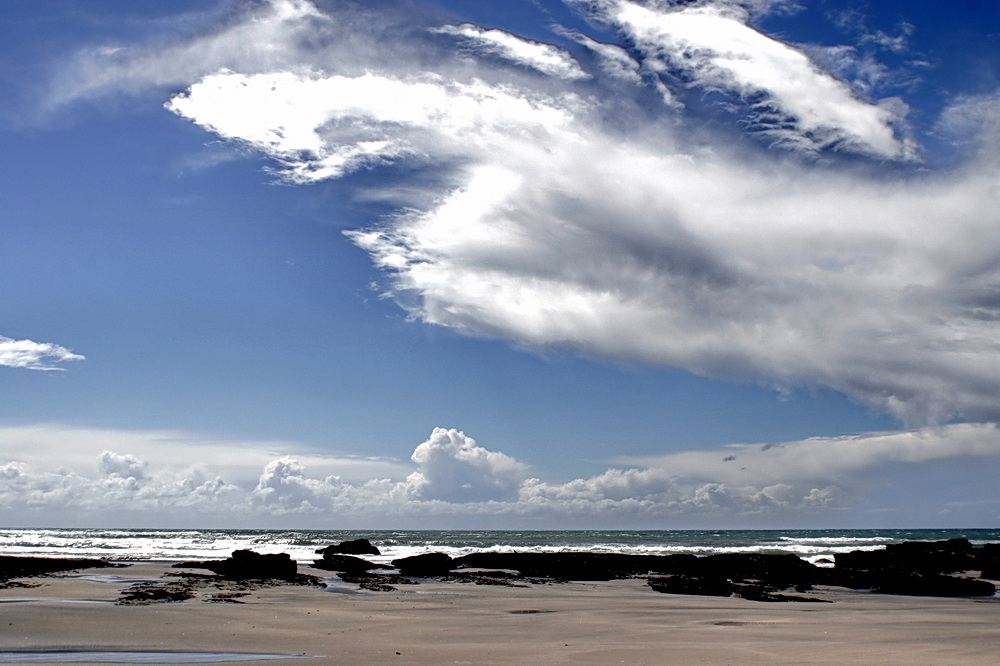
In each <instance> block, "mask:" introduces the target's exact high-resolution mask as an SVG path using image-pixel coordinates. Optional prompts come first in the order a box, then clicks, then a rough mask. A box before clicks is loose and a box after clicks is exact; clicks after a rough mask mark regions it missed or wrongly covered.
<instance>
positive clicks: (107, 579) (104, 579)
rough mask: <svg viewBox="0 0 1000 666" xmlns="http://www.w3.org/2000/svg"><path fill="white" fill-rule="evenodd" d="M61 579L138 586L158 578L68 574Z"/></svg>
mask: <svg viewBox="0 0 1000 666" xmlns="http://www.w3.org/2000/svg"><path fill="white" fill-rule="evenodd" d="M61 578H73V579H75V580H86V581H89V582H91V583H111V584H113V585H137V584H139V583H153V582H156V581H157V580H159V579H158V578H128V577H126V576H115V575H113V574H90V573H88V574H66V575H64V576H61Z"/></svg>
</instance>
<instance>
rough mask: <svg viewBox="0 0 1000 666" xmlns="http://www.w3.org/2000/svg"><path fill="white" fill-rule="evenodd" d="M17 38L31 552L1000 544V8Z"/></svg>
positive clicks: (371, 9)
mask: <svg viewBox="0 0 1000 666" xmlns="http://www.w3.org/2000/svg"><path fill="white" fill-rule="evenodd" d="M0 37H2V38H0V80H2V83H3V87H4V90H5V95H4V103H3V104H2V105H0V145H2V146H3V154H4V156H5V160H4V166H3V177H2V181H0V182H2V187H0V209H2V210H3V211H4V213H3V216H2V218H0V286H2V288H0V524H4V525H7V526H120V527H139V526H154V527H246V528H315V529H366V528H369V529H393V528H410V529H417V528H427V529H591V528H592V529H614V528H621V529H639V528H644V529H716V528H775V529H780V528H791V527H797V528H865V527H873V528H877V527H956V528H962V527H996V526H998V525H1000V493H998V491H997V489H996V483H995V480H996V479H997V478H998V477H1000V428H998V426H997V422H998V419H1000V400H998V397H1000V158H998V155H1000V5H998V4H997V3H995V2H991V1H989V0H982V1H980V0H964V1H957V2H951V3H941V2H937V1H934V0H907V1H906V2H904V1H902V0H898V1H897V0H888V1H880V2H869V1H864V0H797V1H796V0H510V1H508V2H495V1H486V0H480V1H476V0H467V1H461V0H412V1H411V0H384V1H383V0H376V1H368V2H363V1H361V0H356V1H355V0H197V1H195V0H173V1H172V2H168V3H167V2H158V1H153V0H94V1H92V2H86V3H78V2H73V1H71V0H30V1H29V0H12V1H10V2H7V3H5V4H4V10H3V12H2V13H0Z"/></svg>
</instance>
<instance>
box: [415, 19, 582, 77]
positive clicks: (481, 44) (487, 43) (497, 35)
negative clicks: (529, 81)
mask: <svg viewBox="0 0 1000 666" xmlns="http://www.w3.org/2000/svg"><path fill="white" fill-rule="evenodd" d="M433 32H436V33H440V34H443V35H452V36H454V37H457V38H459V39H461V40H462V41H464V42H465V43H467V44H470V45H472V46H474V47H477V48H478V49H479V50H481V51H483V52H484V53H490V54H493V55H497V56H499V57H501V58H505V59H507V60H510V61H511V62H513V63H516V64H518V65H522V66H524V67H530V68H531V69H536V70H538V71H539V72H542V73H543V74H548V75H549V76H554V77H557V78H560V79H569V80H573V79H587V78H590V75H589V74H587V73H586V72H585V71H583V70H582V69H581V68H580V65H579V64H578V63H577V62H576V60H574V59H573V57H572V56H571V55H569V54H568V53H566V52H565V51H563V50H562V49H560V48H558V47H556V46H553V45H551V44H543V43H540V42H533V41H530V40H527V39H522V38H520V37H518V36H517V35H512V34H511V33H509V32H506V31H504V30H486V29H484V28H480V27H479V26H477V25H472V24H469V23H465V24H463V25H446V26H442V27H440V28H436V29H434V30H433Z"/></svg>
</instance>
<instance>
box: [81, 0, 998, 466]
mask: <svg viewBox="0 0 1000 666" xmlns="http://www.w3.org/2000/svg"><path fill="white" fill-rule="evenodd" d="M585 4H586V5H588V6H592V7H597V10H595V11H597V14H599V15H600V16H601V17H602V18H603V20H605V21H607V22H609V23H610V24H611V25H612V26H613V27H615V28H616V29H618V30H619V31H620V33H621V34H622V36H623V37H624V38H625V39H624V40H623V44H621V45H603V46H601V45H598V43H597V42H595V41H594V40H592V39H590V38H582V37H581V39H580V41H581V43H584V44H586V45H588V47H589V48H591V49H592V50H594V51H595V52H598V53H599V54H601V55H600V57H599V61H598V66H599V67H606V68H611V69H612V70H614V71H616V72H618V75H619V79H618V80H615V81H614V83H615V86H614V88H613V89H611V88H602V87H601V86H602V85H603V83H604V82H606V81H607V80H608V78H609V77H595V78H591V79H587V80H582V79H572V78H571V79H568V80H567V79H561V78H559V77H557V76H549V77H539V76H528V75H525V73H524V72H523V71H522V68H521V67H519V66H517V67H512V66H510V65H509V63H505V62H504V61H503V59H497V58H487V59H478V60H477V59H476V58H475V57H474V53H475V49H473V50H472V51H471V52H466V53H463V54H457V53H455V52H453V51H447V50H441V47H440V43H441V42H442V40H441V39H440V36H435V35H432V34H428V31H427V26H423V25H417V27H415V28H414V27H413V26H411V25H409V24H408V23H407V21H406V20H403V19H400V18H398V17H394V16H388V15H384V14H381V13H379V11H378V9H377V8H369V14H368V15H365V14H363V13H357V14H354V13H350V12H351V11H353V10H351V9H349V8H342V7H340V6H339V5H338V6H335V7H333V9H332V10H331V11H332V12H333V13H332V14H331V15H329V16H327V15H324V14H322V13H321V12H319V11H318V10H317V9H316V8H315V7H314V6H312V5H310V4H308V3H306V2H290V1H287V0H286V1H279V0H275V2H273V3H271V4H270V5H267V6H265V7H264V8H263V9H261V10H259V11H257V12H256V13H252V14H250V15H248V16H245V17H242V18H240V19H238V20H234V22H233V23H232V24H230V25H228V26H226V27H225V28H223V29H221V30H218V31H216V32H213V33H211V34H207V35H203V36H201V37H198V38H195V39H192V40H188V41H186V42H184V43H182V44H178V45H175V46H171V47H167V48H161V49H160V50H159V51H157V52H152V51H151V52H142V53H136V52H135V50H134V49H133V50H131V51H130V50H129V49H124V50H122V51H119V52H116V53H114V54H112V56H113V57H114V58H117V60H115V62H114V63H110V64H109V63H107V62H105V61H101V62H98V60H97V58H98V56H97V55H94V54H88V55H85V56H81V61H80V62H81V63H83V64H79V63H78V66H77V67H76V68H75V69H73V72H75V73H76V74H77V75H79V76H78V79H79V80H78V81H77V82H76V84H74V86H75V87H74V86H69V87H67V88H66V89H65V90H63V91H62V94H63V99H69V98H74V97H79V96H84V95H89V94H96V92H98V91H108V90H119V89H130V88H134V87H138V86H142V85H164V84H169V85H173V86H186V87H187V89H186V91H185V92H184V93H182V94H179V95H175V96H174V97H173V98H172V99H171V100H170V102H169V103H168V107H169V108H170V109H171V110H172V111H173V112H175V113H177V114H180V115H182V116H184V117H187V118H190V119H191V120H192V121H193V122H195V123H197V124H198V125H200V126H201V127H204V128H205V129H207V130H210V131H212V132H214V133H216V134H218V135H219V136H221V137H223V138H225V139H228V140H232V141H234V142H238V143H242V144H243V145H245V146H247V147H250V148H252V149H254V150H258V151H260V152H262V153H264V154H266V155H268V156H270V157H272V158H273V159H274V160H275V162H276V164H277V165H278V169H279V172H280V173H281V174H282V175H283V177H285V178H287V179H288V180H291V181H295V182H313V181H317V180H321V179H324V178H336V177H339V176H342V175H344V174H347V173H350V172H354V171H357V170H359V169H368V168H384V169H385V174H384V175H385V176H386V178H385V181H388V182H387V184H386V186H385V187H384V188H383V189H378V188H377V187H373V190H372V191H369V192H366V193H364V196H367V197H369V198H370V199H379V200H381V201H390V202H391V203H393V204H395V205H397V206H398V212H397V214H396V215H394V216H388V217H386V218H384V219H383V220H381V222H380V224H378V225H373V226H371V227H369V228H364V229H358V230H354V231H352V232H350V233H349V236H350V238H351V239H352V240H353V241H354V242H355V243H357V244H358V245H359V246H361V247H362V248H364V249H365V250H367V251H368V252H369V253H370V254H371V256H372V259H373V261H374V262H375V263H376V265H378V266H379V267H380V268H382V269H383V270H384V271H385V273H386V275H387V276H388V281H389V283H390V284H389V286H388V287H387V291H388V293H391V294H392V295H393V296H394V297H396V298H397V299H398V301H399V303H400V304H401V306H402V307H404V308H406V309H407V310H408V312H409V313H410V314H411V315H412V316H413V317H414V318H416V319H419V320H422V321H424V322H427V323H431V324H436V325H441V326H448V327H451V328H454V329H457V330H460V331H463V332H466V333H468V334H471V335H478V336H491V337H499V338H505V339H509V340H512V341H514V342H516V343H518V344H521V345H524V346H526V347H545V346H564V347H571V348H574V349H578V350H580V351H582V352H583V353H585V354H589V355H594V356H601V357H610V358H615V359H626V360H629V361H636V360H637V361H642V362H650V363H658V364H664V365H669V366H676V367H681V368H685V369H688V370H690V371H693V372H696V373H701V374H705V375H710V376H714V377H723V378H732V379H740V380H752V381H758V382H763V383H766V384H769V385H773V386H776V387H779V388H787V387H798V386H805V387H815V386H826V387H831V388H833V389H835V390H838V391H841V392H843V393H845V394H846V395H848V396H850V397H851V398H852V399H855V400H858V401H861V402H864V403H866V404H868V405H870V406H873V407H875V408H876V409H879V410H884V411H887V412H889V413H892V414H894V415H896V416H898V417H899V418H901V419H903V420H905V421H906V422H908V423H910V424H913V425H921V424H924V423H934V422H946V421H947V420H948V419H951V418H956V417H958V418H968V419H982V420H992V419H995V418H997V417H998V416H1000V408H998V406H997V404H996V401H995V399H994V396H996V395H997V394H1000V355H998V354H997V351H998V345H1000V342H998V331H997V326H998V322H1000V270H998V269H997V260H996V258H997V256H1000V241H997V239H996V234H995V233H994V231H995V227H996V225H997V216H996V211H997V201H998V197H1000V195H998V194H997V182H998V166H997V162H996V159H995V154H996V150H995V149H994V148H995V147H996V146H997V145H1000V142H998V139H997V136H998V132H997V130H996V127H997V120H996V119H997V118H998V117H1000V114H998V113H997V108H998V104H997V102H996V96H995V94H993V95H984V96H981V97H977V98H959V99H957V100H956V101H955V103H953V104H952V105H951V106H950V107H949V108H948V109H946V111H945V112H944V113H943V115H942V120H941V124H940V132H941V133H942V135H944V134H945V133H950V134H951V135H952V136H961V137H962V141H963V142H964V143H965V146H966V161H965V163H964V164H963V165H962V166H961V168H958V169H955V170H952V171H951V172H947V173H935V172H934V171H931V170H928V171H926V172H923V173H919V174H916V175H914V174H913V173H912V172H909V171H905V170H895V169H894V166H893V165H892V164H890V163H887V162H886V161H885V160H887V159H892V158H894V159H906V158H908V157H910V156H912V155H913V150H914V147H913V146H912V145H911V141H910V140H909V139H906V138H901V137H900V136H897V133H896V130H895V129H894V127H893V125H894V123H898V122H899V121H900V119H901V118H902V116H903V115H904V113H905V110H906V104H905V101H900V100H893V99H890V100H884V101H883V103H879V104H874V103H867V102H865V101H864V100H862V99H860V98H858V97H857V96H856V95H855V94H853V93H852V92H851V90H850V89H849V88H848V86H847V84H845V83H842V82H840V81H838V80H837V78H836V77H835V76H834V74H836V73H837V72H831V71H829V70H833V69H836V68H838V67H839V68H841V70H842V71H841V72H840V73H841V74H843V73H845V72H846V71H847V70H844V69H843V68H844V67H847V68H853V70H852V71H854V73H855V79H854V80H855V82H856V85H858V86H859V87H864V86H863V85H862V83H864V84H865V85H868V87H870V88H875V87H877V84H878V81H879V78H878V77H879V76H882V73H881V72H882V71H883V70H880V69H879V65H878V62H877V61H870V60H867V58H868V55H865V57H864V58H859V56H857V54H846V55H844V54H843V53H841V54H840V56H836V57H835V56H831V57H830V58H828V59H827V60H826V61H825V62H826V66H827V67H828V70H824V69H823V67H824V63H823V62H818V61H816V60H810V58H809V57H808V54H807V53H806V51H804V50H800V49H798V48H795V47H793V46H790V45H788V44H785V43H782V42H780V41H777V40H775V39H772V38H770V37H768V36H766V35H763V34H761V33H760V32H758V31H756V30H754V29H753V28H751V27H750V26H749V25H748V24H747V21H748V17H750V16H751V15H753V14H755V13H757V14H759V13H766V12H776V11H791V10H794V6H793V3H787V2H768V1H766V0H762V1H761V2H723V1H719V2H702V3H695V4H689V3H684V4H677V3H670V2H660V3H648V4H646V5H640V4H637V3H634V2H627V1H625V0H602V1H601V2H596V3H594V2H587V3H585ZM598 10H599V11H598ZM341 11H343V12H346V13H343V14H342V13H341ZM405 18H406V19H407V20H409V18H410V17H409V16H407V17H405ZM452 30H453V31H464V32H463V34H464V33H465V32H467V33H469V35H471V37H469V38H470V39H474V40H475V41H476V43H478V44H481V43H483V41H484V40H486V41H488V40H489V39H493V38H494V37H496V35H492V32H491V31H485V30H482V29H478V28H472V27H461V28H453V29H452ZM504 34H506V33H504ZM901 34H902V33H901ZM489 35H492V36H489ZM467 37H468V35H467ZM504 39H508V38H506V37H504ZM510 39H513V40H515V41H512V42H511V43H516V44H521V43H522V42H523V44H527V45H534V46H538V47H544V46H545V45H542V44H535V43H533V42H526V41H524V40H521V41H517V40H516V38H513V37H511V38H510ZM588 40H589V41H588ZM444 41H447V40H444ZM497 43H499V42H497ZM626 47H627V48H626ZM518 48H520V47H518ZM543 52H545V53H549V51H547V50H545V49H543V50H542V51H534V53H543ZM814 53H817V52H816V51H814ZM100 57H108V56H100ZM837 57H840V58H841V60H840V63H841V64H840V65H837V64H835V61H836V60H837ZM498 60H499V62H498ZM848 61H850V62H848ZM88 63H89V64H88ZM633 63H634V66H633ZM576 66H578V67H581V68H582V67H583V64H581V63H579V62H578V63H576ZM862 70H863V71H862ZM633 75H635V76H633ZM621 77H624V79H628V80H631V81H632V83H634V84H635V86H634V90H636V91H638V92H637V95H639V94H640V93H642V92H643V90H645V92H646V93H648V92H649V90H653V91H654V92H657V86H659V87H660V89H662V90H661V91H664V90H665V91H666V93H667V94H666V95H665V96H664V97H665V99H666V100H667V101H668V102H669V101H670V100H672V99H675V98H673V97H670V96H669V94H670V93H671V92H677V93H683V92H684V90H683V87H684V86H682V85H681V84H682V83H683V82H685V81H686V84H687V85H688V86H689V87H691V88H693V89H696V90H698V91H705V92H708V91H712V90H719V91H722V92H725V93H726V94H727V95H728V96H729V97H730V98H733V99H736V98H741V99H743V100H744V107H746V108H743V109H742V110H739V109H737V111H739V113H737V114H736V117H737V120H738V121H739V123H746V122H750V123H754V124H755V125H754V127H756V128H759V129H762V131H764V132H766V133H770V136H771V137H772V138H773V139H775V140H778V141H780V142H783V143H787V144H789V145H791V146H793V147H796V148H797V149H800V150H802V151H806V152H818V153H819V154H820V155H821V156H824V157H829V156H830V155H832V154H834V153H838V154H844V153H851V154H852V155H853V157H854V158H855V162H853V163H851V164H846V163H844V164H839V166H830V165H827V164H824V163H823V162H822V160H820V161H818V162H810V161H808V160H799V159H797V158H796V155H797V153H796V152H795V151H793V152H792V153H791V155H789V154H787V153H786V154H781V155H779V156H775V155H774V154H771V153H764V152H762V151H747V150H741V149H740V148H738V147H734V146H733V145H732V144H734V143H738V142H736V141H734V140H733V137H734V136H735V134H736V132H735V130H734V129H733V128H729V130H725V131H720V133H719V134H718V135H716V134H712V133H706V132H705V131H703V130H702V129H700V128H701V127H702V126H703V124H704V123H703V122H702V120H703V116H699V117H696V118H694V119H693V120H692V119H689V118H688V117H687V116H686V115H685V114H686V113H687V112H688V111H689V110H685V109H683V108H679V107H678V106H676V103H675V105H674V106H672V107H664V106H659V105H654V106H655V109H654V110H650V109H649V108H648V107H647V105H644V104H643V99H642V98H641V97H638V96H637V97H635V98H632V97H630V96H629V95H628V94H624V93H625V92H626V91H628V90H630V89H632V87H631V86H623V85H621V81H622V78H621ZM636 77H637V78H636ZM858 82H860V83H858ZM865 82H867V83H865ZM642 86H646V88H645V89H643V88H642ZM668 87H669V88H670V89H668ZM741 114H742V115H741ZM739 123H737V126H738V127H745V125H740V124H739ZM714 127H716V128H719V127H721V121H720V124H717V125H715V126H714ZM750 134H751V135H754V134H755V132H754V131H751V132H750ZM747 153H750V154H749V155H748V154H747ZM865 156H869V157H872V158H874V159H873V160H872V161H870V162H865V160H864V159H862V158H864V157H865ZM404 161H405V162H407V163H408V164H413V163H416V164H418V165H433V166H434V167H435V169H434V172H435V173H436V174H440V181H439V182H437V183H436V184H435V185H434V186H431V187H423V186H422V187H420V188H414V187H407V185H406V183H403V184H402V185H401V184H400V183H398V182H393V181H392V179H393V177H394V176H395V175H396V172H395V171H394V170H393V169H392V168H391V165H393V164H396V163H400V162H404ZM834 164H835V165H836V164H838V163H836V162H834ZM421 185H423V184H421ZM417 189H419V190H420V191H419V192H416V190H417ZM117 450H130V449H124V448H123V449H117ZM281 455H283V452H281ZM140 457H141V456H140ZM279 457H280V456H279ZM272 459H274V458H270V459H269V460H272ZM266 462H268V460H265V461H263V462H261V465H263V464H266ZM258 469H259V467H258ZM308 469H313V467H312V465H311V464H310V465H309V467H308ZM255 478H256V477H255Z"/></svg>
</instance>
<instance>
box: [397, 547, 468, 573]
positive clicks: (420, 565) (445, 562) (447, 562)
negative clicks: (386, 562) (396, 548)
mask: <svg viewBox="0 0 1000 666" xmlns="http://www.w3.org/2000/svg"><path fill="white" fill-rule="evenodd" d="M392 566H394V567H396V568H397V569H399V573H401V574H402V575H404V576H419V577H423V578H426V577H429V576H442V575H444V574H447V573H448V572H449V571H451V570H452V568H453V567H454V564H453V560H452V559H451V557H449V556H448V555H446V554H445V553H424V554H423V555H414V556H412V557H404V558H401V559H398V560H393V561H392Z"/></svg>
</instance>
